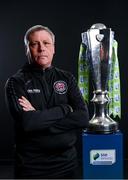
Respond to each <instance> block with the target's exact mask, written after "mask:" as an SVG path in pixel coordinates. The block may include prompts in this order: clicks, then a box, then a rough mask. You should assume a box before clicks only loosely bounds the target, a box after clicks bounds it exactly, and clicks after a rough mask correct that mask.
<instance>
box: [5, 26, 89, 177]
mask: <svg viewBox="0 0 128 180" xmlns="http://www.w3.org/2000/svg"><path fill="white" fill-rule="evenodd" d="M24 42H25V49H26V55H27V57H28V60H29V63H26V64H25V65H24V66H23V67H22V68H21V69H20V70H19V71H18V72H17V73H16V74H15V75H13V76H12V77H10V78H9V79H8V81H7V83H6V86H5V90H6V101H7V105H8V107H9V110H10V113H11V115H12V117H13V119H14V122H15V134H16V136H15V137H16V138H15V139H16V167H15V178H26V179H28V178H31V179H32V178H35V179H36V178H41V179H44V178H49V179H50V178H52V179H55V178H59V179H62V178H63V179H66V178H68V179H72V178H75V172H76V168H77V153H76V149H75V143H76V130H77V129H82V128H86V127H87V126H88V119H89V117H88V110H87V107H86V104H85V103H84V101H83V99H82V96H81V93H80V91H79V88H78V86H77V82H76V80H75V78H74V76H73V75H72V74H71V73H69V72H66V71H63V70H60V69H58V68H56V67H53V66H52V60H53V56H54V53H55V47H54V44H55V36H54V34H53V33H52V31H51V30H50V29H49V28H47V27H44V26H42V25H37V26H33V27H31V28H30V29H29V30H28V31H27V32H26V34H25V37H24Z"/></svg>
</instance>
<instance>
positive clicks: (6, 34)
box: [0, 0, 128, 163]
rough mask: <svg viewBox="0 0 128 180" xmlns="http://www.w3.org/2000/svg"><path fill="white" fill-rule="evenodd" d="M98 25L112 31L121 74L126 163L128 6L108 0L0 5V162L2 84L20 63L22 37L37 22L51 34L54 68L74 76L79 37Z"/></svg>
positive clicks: (0, 157) (4, 135)
mask: <svg viewBox="0 0 128 180" xmlns="http://www.w3.org/2000/svg"><path fill="white" fill-rule="evenodd" d="M95 23H103V24H105V25H106V26H107V27H108V28H112V30H113V31H114V32H115V39H116V40H117V41H118V44H119V45H118V58H119V64H120V73H121V92H122V102H121V103H122V118H121V120H120V130H121V131H122V132H123V134H124V158H125V159H127V156H128V155H127V144H128V143H127V131H128V125H127V124H128V122H127V121H128V119H127V112H128V71H127V69H128V53H127V52H128V6H127V5H126V3H124V2H123V0H122V1H119V0H118V1H117V0H115V1H114V0H113V1H112V0H111V1H109V0H107V1H91V0H90V1H87V0H79V1H77V0H76V2H70V1H61V0H60V1H58V0H51V1H48V0H47V1H46V0H45V1H43V0H33V1H27V0H26V1H11V0H10V1H6V0H5V1H0V161H1V162H3V163H4V162H5V161H10V159H11V158H12V146H13V123H12V119H11V117H10V115H9V113H8V111H7V108H6V105H5V100H4V85H5V82H6V80H7V79H8V77H10V76H11V75H12V74H14V73H15V72H16V71H17V70H18V69H19V68H20V67H21V66H22V65H23V64H24V63H25V62H26V60H27V59H26V57H25V53H24V43H23V37H24V34H25V32H26V30H27V29H28V28H29V27H31V26H33V25H36V24H42V25H45V26H48V27H49V28H50V29H51V30H52V31H53V32H54V33H55V35H56V55H55V58H54V64H55V65H57V66H58V67H60V68H63V69H65V70H69V71H71V72H72V73H73V74H74V75H75V77H76V78H77V61H78V53H79V45H80V43H81V33H82V32H84V31H87V29H89V28H90V26H91V25H92V24H95Z"/></svg>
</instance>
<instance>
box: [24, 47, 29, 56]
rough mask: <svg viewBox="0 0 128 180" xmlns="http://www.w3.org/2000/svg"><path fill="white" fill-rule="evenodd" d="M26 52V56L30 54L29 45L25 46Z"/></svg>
mask: <svg viewBox="0 0 128 180" xmlns="http://www.w3.org/2000/svg"><path fill="white" fill-rule="evenodd" d="M25 54H26V56H28V54H29V47H28V46H25Z"/></svg>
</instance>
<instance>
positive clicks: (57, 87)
mask: <svg viewBox="0 0 128 180" xmlns="http://www.w3.org/2000/svg"><path fill="white" fill-rule="evenodd" d="M53 88H54V91H55V92H56V93H57V94H65V93H66V92H67V89H68V87H67V83H66V82H65V81H61V80H60V81H56V82H54V85H53Z"/></svg>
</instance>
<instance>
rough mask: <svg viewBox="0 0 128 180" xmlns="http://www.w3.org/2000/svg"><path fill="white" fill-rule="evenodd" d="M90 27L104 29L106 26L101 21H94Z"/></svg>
mask: <svg viewBox="0 0 128 180" xmlns="http://www.w3.org/2000/svg"><path fill="white" fill-rule="evenodd" d="M91 29H106V26H105V25H104V24H102V23H96V24H93V25H92V26H91Z"/></svg>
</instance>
